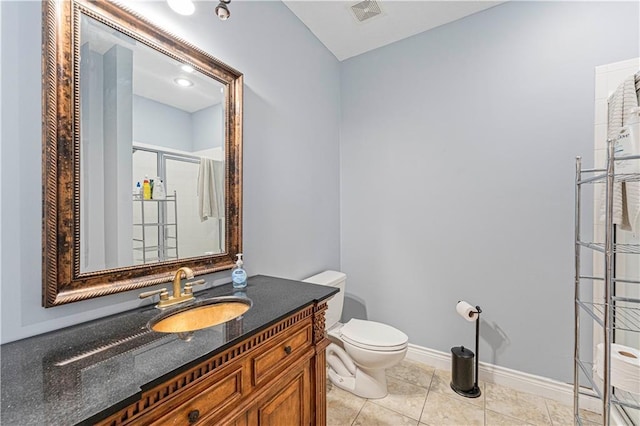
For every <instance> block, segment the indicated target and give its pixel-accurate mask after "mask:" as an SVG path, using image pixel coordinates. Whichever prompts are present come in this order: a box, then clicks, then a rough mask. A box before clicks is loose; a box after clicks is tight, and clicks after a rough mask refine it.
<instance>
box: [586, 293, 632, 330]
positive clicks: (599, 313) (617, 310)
mask: <svg viewBox="0 0 640 426" xmlns="http://www.w3.org/2000/svg"><path fill="white" fill-rule="evenodd" d="M578 305H579V306H581V307H582V308H583V309H584V310H585V312H587V313H588V314H589V315H590V316H591V317H592V318H593V319H594V320H595V321H596V322H597V323H598V324H599V325H600V326H604V323H603V320H602V318H603V317H604V307H605V304H604V303H589V302H582V301H578ZM611 309H612V310H613V321H614V328H615V329H616V330H617V331H631V332H634V333H640V308H631V307H629V306H617V305H613V306H611Z"/></svg>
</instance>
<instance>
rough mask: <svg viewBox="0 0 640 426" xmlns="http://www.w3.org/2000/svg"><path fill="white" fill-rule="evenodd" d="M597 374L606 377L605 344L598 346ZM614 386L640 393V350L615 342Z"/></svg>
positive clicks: (612, 363) (612, 346) (613, 346)
mask: <svg viewBox="0 0 640 426" xmlns="http://www.w3.org/2000/svg"><path fill="white" fill-rule="evenodd" d="M595 370H596V374H597V375H598V377H600V378H601V379H603V378H604V344H603V343H600V344H599V345H598V346H597V347H596V365H595ZM609 382H610V383H611V385H612V386H615V387H616V388H618V389H622V390H624V391H627V392H631V393H635V394H640V350H638V349H635V348H631V347H629V346H624V345H619V344H617V343H614V344H612V345H611V377H610V379H609Z"/></svg>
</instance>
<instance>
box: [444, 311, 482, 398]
mask: <svg viewBox="0 0 640 426" xmlns="http://www.w3.org/2000/svg"><path fill="white" fill-rule="evenodd" d="M458 303H460V302H458ZM481 313H482V309H480V306H476V310H475V311H473V312H470V314H472V315H474V316H475V317H476V318H475V321H476V353H475V358H476V359H475V368H474V370H475V371H474V382H473V387H471V388H470V389H462V388H460V386H459V384H460V383H456V378H455V377H454V374H455V372H454V371H452V372H451V377H452V380H451V389H453V390H454V391H455V392H456V393H457V394H458V395H462V396H464V397H467V398H477V397H479V396H480V394H481V393H482V392H481V391H480V387H479V386H478V360H479V359H480V357H479V355H478V346H479V339H480V314H481ZM454 350H457V352H458V354H456V352H454ZM464 351H465V348H464V346H462V347H460V348H458V347H454V348H451V352H452V357H453V358H452V365H456V360H455V357H456V356H459V355H463V356H464V355H467V354H465V352H464ZM467 352H470V351H468V350H467ZM471 356H473V354H471ZM462 362H464V361H462ZM458 382H459V381H458Z"/></svg>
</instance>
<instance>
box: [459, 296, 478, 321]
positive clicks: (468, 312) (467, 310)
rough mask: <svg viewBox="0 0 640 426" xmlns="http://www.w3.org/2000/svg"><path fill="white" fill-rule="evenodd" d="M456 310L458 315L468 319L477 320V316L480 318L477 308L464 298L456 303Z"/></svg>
mask: <svg viewBox="0 0 640 426" xmlns="http://www.w3.org/2000/svg"><path fill="white" fill-rule="evenodd" d="M456 311H457V312H458V315H460V316H461V317H462V318H464V319H466V320H467V321H475V320H476V318H478V312H477V311H476V308H474V307H473V306H471V305H470V304H468V303H467V302H465V301H464V300H462V301H460V302H458V304H457V305H456Z"/></svg>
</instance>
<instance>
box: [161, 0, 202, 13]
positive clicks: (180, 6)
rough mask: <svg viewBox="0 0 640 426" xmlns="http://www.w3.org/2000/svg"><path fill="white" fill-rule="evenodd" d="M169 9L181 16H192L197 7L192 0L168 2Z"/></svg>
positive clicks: (168, 0) (169, 0) (170, 0)
mask: <svg viewBox="0 0 640 426" xmlns="http://www.w3.org/2000/svg"><path fill="white" fill-rule="evenodd" d="M167 4H169V7H170V8H171V9H172V10H173V11H174V12H176V13H179V14H180V15H192V14H193V12H195V10H196V6H195V5H194V4H193V2H192V1H191V0H167Z"/></svg>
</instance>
